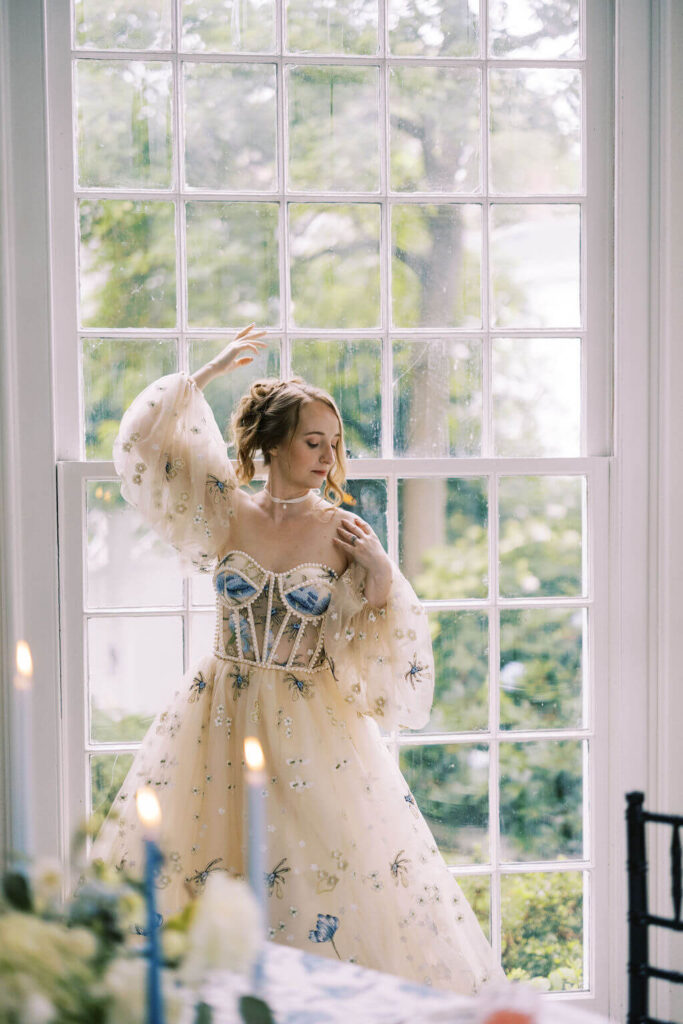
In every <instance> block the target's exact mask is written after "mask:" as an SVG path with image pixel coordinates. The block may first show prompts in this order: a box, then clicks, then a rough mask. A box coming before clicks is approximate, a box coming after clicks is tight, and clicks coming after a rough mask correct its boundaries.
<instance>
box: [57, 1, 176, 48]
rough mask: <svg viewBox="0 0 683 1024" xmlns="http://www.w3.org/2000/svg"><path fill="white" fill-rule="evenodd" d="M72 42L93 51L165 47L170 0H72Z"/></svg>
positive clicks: (169, 21)
mask: <svg viewBox="0 0 683 1024" xmlns="http://www.w3.org/2000/svg"><path fill="white" fill-rule="evenodd" d="M74 15H75V43H76V46H82V47H84V48H86V49H93V50H168V49H169V48H170V46H171V19H172V14H171V0H114V2H112V0H75V2H74Z"/></svg>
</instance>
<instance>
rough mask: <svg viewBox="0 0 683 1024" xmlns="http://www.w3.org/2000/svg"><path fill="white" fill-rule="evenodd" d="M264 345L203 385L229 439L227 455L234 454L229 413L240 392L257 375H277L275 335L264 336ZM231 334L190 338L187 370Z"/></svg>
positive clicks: (219, 348) (220, 347)
mask: <svg viewBox="0 0 683 1024" xmlns="http://www.w3.org/2000/svg"><path fill="white" fill-rule="evenodd" d="M263 340H264V341H267V342H268V348H263V349H260V350H259V352H258V354H257V355H255V356H254V360H253V362H251V363H247V365H246V366H238V367H237V368H236V369H234V370H232V371H231V372H230V373H225V374H223V375H222V376H221V377H216V378H214V380H212V381H211V382H210V383H209V384H207V386H206V387H205V388H204V395H205V397H206V400H207V402H208V403H209V405H210V406H211V408H212V410H213V414H214V416H215V417H216V423H217V424H218V426H219V427H220V429H221V433H222V434H223V437H224V438H225V439H226V441H229V442H230V454H231V457H232V458H234V457H235V451H234V448H233V447H232V437H231V435H230V417H231V416H232V414H233V412H234V411H235V409H236V408H237V403H238V402H239V400H240V398H241V397H242V395H244V394H246V393H247V392H248V391H249V388H250V387H251V385H252V383H253V382H254V381H255V380H259V378H261V377H278V378H279V376H280V345H279V341H278V339H277V338H271V337H267V338H264V339H263ZM230 341H232V337H224V338H190V340H189V343H188V344H189V362H190V373H194V372H195V371H196V370H198V369H199V368H200V366H204V364H205V363H208V362H209V360H210V359H213V357H214V356H217V355H218V353H219V352H221V351H222V350H223V349H224V348H225V346H226V345H227V344H228V342H230Z"/></svg>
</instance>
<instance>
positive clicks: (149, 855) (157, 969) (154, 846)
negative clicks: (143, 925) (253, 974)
mask: <svg viewBox="0 0 683 1024" xmlns="http://www.w3.org/2000/svg"><path fill="white" fill-rule="evenodd" d="M135 806H136V808H137V812H138V818H139V819H140V822H141V824H142V827H143V830H144V837H145V902H146V904H147V958H148V960H147V1021H148V1024H164V1004H163V999H162V997H161V956H160V951H159V925H158V921H157V909H156V898H155V886H154V877H155V875H156V873H157V869H158V868H159V867H160V865H161V863H162V861H163V855H162V853H161V850H160V849H159V846H158V843H157V840H158V838H159V833H160V831H161V807H160V806H159V801H158V800H157V795H156V793H155V792H154V790H153V789H152V788H151V787H150V786H143V787H142V789H139V790H138V791H137V793H136V794H135Z"/></svg>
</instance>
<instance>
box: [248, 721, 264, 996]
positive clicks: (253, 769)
mask: <svg viewBox="0 0 683 1024" xmlns="http://www.w3.org/2000/svg"><path fill="white" fill-rule="evenodd" d="M244 760H245V761H246V764H247V823H248V866H249V884H250V885H251V888H252V891H253V893H254V896H255V897H256V901H257V903H258V908H259V916H260V919H261V920H260V928H261V931H262V932H263V931H265V924H266V890H265V882H264V877H265V870H264V863H265V861H264V852H265V833H266V830H265V822H264V809H263V796H262V792H263V789H264V787H265V784H266V773H265V772H264V770H263V767H264V764H265V761H264V757H263V750H262V749H261V744H260V743H259V741H258V740H257V739H256V738H255V737H254V736H247V738H246V739H245V741H244ZM262 983H263V959H262V953H261V952H259V955H258V956H257V957H256V960H255V962H254V967H253V971H252V989H253V991H254V994H255V995H258V994H259V992H260V990H261V986H262Z"/></svg>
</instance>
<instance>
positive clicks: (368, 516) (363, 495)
mask: <svg viewBox="0 0 683 1024" xmlns="http://www.w3.org/2000/svg"><path fill="white" fill-rule="evenodd" d="M346 492H347V493H346V497H345V500H344V503H343V505H342V508H343V509H344V510H345V511H346V512H353V513H356V514H357V515H359V516H360V517H361V519H364V520H365V521H366V522H367V523H370V526H371V527H372V528H373V530H374V531H375V533H376V534H377V536H378V537H379V539H380V540H381V542H382V544H383V545H384V548H385V549H386V547H387V545H388V539H387V482H386V480H347V481H346Z"/></svg>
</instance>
